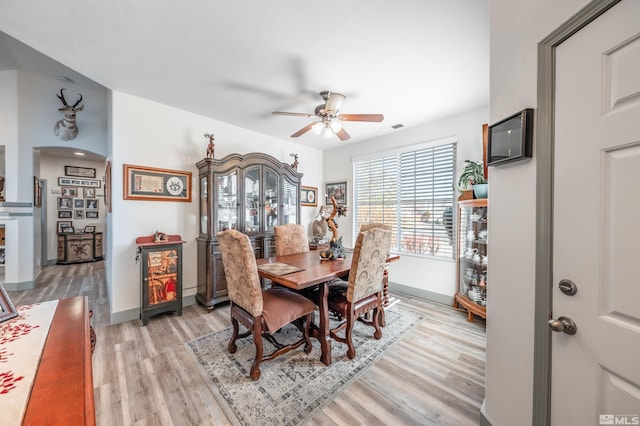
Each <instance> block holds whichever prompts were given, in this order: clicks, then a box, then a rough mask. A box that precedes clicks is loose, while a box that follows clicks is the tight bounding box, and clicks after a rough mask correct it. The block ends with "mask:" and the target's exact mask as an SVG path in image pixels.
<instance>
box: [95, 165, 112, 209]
mask: <svg viewBox="0 0 640 426" xmlns="http://www.w3.org/2000/svg"><path fill="white" fill-rule="evenodd" d="M104 206H105V207H106V209H107V213H111V160H109V161H107V165H106V166H105V168H104ZM96 217H97V216H96Z"/></svg>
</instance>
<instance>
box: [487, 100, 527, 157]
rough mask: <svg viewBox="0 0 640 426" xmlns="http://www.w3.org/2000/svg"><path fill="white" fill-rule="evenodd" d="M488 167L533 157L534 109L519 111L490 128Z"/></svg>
mask: <svg viewBox="0 0 640 426" xmlns="http://www.w3.org/2000/svg"><path fill="white" fill-rule="evenodd" d="M487 139H488V141H487V165H489V166H495V165H498V164H504V163H510V162H512V161H518V160H524V159H525V158H531V156H532V155H533V149H532V145H533V109H531V108H527V109H523V110H522V111H519V112H517V113H515V114H513V115H511V116H509V117H507V118H505V119H504V120H501V121H499V122H497V123H495V124H492V125H491V126H489V135H488V138H487Z"/></svg>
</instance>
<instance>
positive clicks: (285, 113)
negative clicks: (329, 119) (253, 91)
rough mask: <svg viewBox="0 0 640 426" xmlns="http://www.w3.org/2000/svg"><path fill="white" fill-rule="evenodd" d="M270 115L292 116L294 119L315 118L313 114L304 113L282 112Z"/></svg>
mask: <svg viewBox="0 0 640 426" xmlns="http://www.w3.org/2000/svg"><path fill="white" fill-rule="evenodd" d="M271 114H273V115H293V116H294V117H315V115H313V114H308V113H306V112H283V111H274V112H272V113H271Z"/></svg>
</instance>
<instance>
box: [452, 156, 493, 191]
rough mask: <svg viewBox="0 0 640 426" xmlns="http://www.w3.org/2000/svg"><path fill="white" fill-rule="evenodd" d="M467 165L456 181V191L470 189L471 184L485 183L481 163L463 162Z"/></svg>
mask: <svg viewBox="0 0 640 426" xmlns="http://www.w3.org/2000/svg"><path fill="white" fill-rule="evenodd" d="M464 162H465V163H467V164H466V165H465V166H464V169H462V174H461V175H460V178H459V179H458V189H459V190H460V191H464V190H467V189H471V185H473V184H482V183H487V180H486V179H485V178H484V166H483V164H482V163H479V162H477V161H472V160H464Z"/></svg>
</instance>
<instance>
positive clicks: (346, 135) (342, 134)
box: [336, 129, 351, 141]
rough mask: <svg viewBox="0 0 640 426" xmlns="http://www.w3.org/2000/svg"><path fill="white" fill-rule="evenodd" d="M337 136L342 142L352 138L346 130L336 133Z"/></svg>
mask: <svg viewBox="0 0 640 426" xmlns="http://www.w3.org/2000/svg"><path fill="white" fill-rule="evenodd" d="M336 136H337V137H339V138H340V140H341V141H346V140H347V139H349V138H350V137H351V136H350V135H349V133H347V131H346V130H344V129H340V130H338V131H337V132H336Z"/></svg>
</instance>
